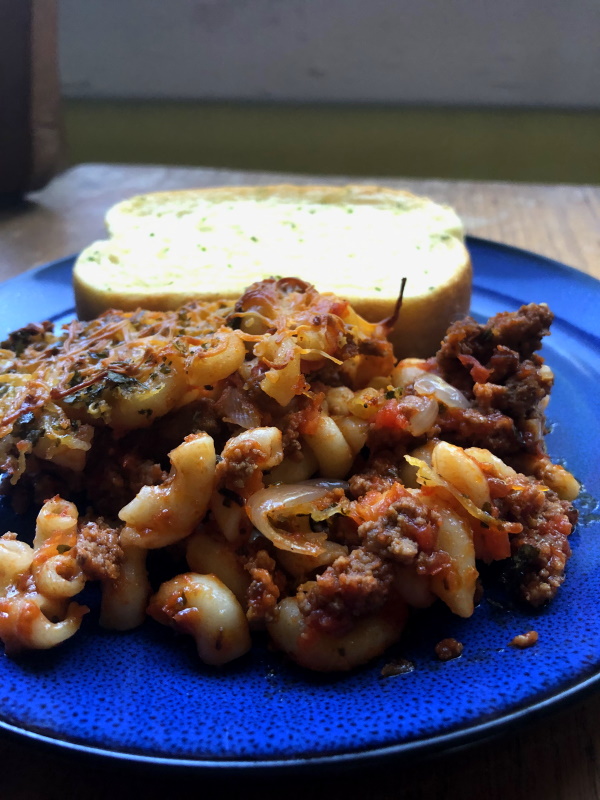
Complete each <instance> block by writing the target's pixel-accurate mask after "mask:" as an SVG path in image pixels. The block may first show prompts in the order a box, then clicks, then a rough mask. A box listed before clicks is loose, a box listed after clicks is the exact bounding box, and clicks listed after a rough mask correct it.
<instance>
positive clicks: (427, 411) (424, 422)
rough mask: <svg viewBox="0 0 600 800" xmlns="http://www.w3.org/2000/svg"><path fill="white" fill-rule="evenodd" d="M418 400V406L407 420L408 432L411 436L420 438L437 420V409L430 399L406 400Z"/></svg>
mask: <svg viewBox="0 0 600 800" xmlns="http://www.w3.org/2000/svg"><path fill="white" fill-rule="evenodd" d="M409 399H414V400H418V402H419V405H418V406H415V408H416V411H415V413H414V414H412V415H411V416H410V417H409V418H408V430H409V431H410V432H411V433H412V435H413V436H421V435H422V434H424V433H425V432H426V431H428V430H429V429H430V428H431V426H432V425H433V423H434V422H435V421H436V419H437V415H438V412H439V407H438V404H437V403H436V401H435V400H434V399H433V398H431V397H418V398H417V397H414V398H411V396H410V395H409V397H407V398H406V400H409Z"/></svg>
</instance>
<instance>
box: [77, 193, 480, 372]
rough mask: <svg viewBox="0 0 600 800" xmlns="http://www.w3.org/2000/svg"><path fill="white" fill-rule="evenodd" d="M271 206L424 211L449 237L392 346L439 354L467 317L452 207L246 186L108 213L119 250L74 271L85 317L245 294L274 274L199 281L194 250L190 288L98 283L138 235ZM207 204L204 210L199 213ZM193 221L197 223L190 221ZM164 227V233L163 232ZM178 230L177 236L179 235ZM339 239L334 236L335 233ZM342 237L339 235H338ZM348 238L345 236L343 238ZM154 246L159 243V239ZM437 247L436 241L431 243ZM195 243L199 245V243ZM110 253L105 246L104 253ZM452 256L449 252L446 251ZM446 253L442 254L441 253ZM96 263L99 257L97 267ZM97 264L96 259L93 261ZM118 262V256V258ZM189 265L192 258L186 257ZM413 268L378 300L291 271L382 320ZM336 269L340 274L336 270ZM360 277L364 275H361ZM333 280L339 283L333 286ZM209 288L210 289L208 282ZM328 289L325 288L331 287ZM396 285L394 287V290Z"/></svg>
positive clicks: (135, 202)
mask: <svg viewBox="0 0 600 800" xmlns="http://www.w3.org/2000/svg"><path fill="white" fill-rule="evenodd" d="M248 200H249V201H254V200H256V201H259V202H260V201H263V200H266V201H273V204H274V205H275V206H277V205H278V204H281V203H286V204H287V203H290V204H293V203H298V204H299V205H302V204H316V205H333V206H342V207H343V206H347V205H353V206H356V205H360V204H365V205H375V206H377V207H378V208H390V209H394V210H395V211H397V210H398V209H401V210H407V211H411V212H414V211H415V210H416V212H417V214H419V213H420V211H422V212H423V214H424V216H427V217H429V218H430V219H433V220H434V228H436V230H437V229H439V231H440V232H443V236H444V238H445V239H448V243H447V245H446V246H441V245H440V244H439V242H436V244H435V247H436V248H438V249H437V250H435V252H436V253H437V255H436V256H435V258H436V259H437V262H439V263H436V270H435V274H434V275H433V277H432V280H431V286H427V287H426V288H425V289H423V290H422V291H421V290H418V291H416V292H415V291H410V290H409V291H407V293H406V295H405V298H404V301H403V305H402V309H401V313H400V316H399V319H398V322H397V324H396V327H395V329H394V331H393V334H392V341H393V344H394V348H395V351H396V354H397V355H398V357H405V356H416V357H426V356H430V355H432V354H433V353H435V351H436V349H437V347H438V345H439V342H440V340H441V339H442V337H443V335H444V333H445V331H446V329H447V327H448V325H449V324H450V323H451V322H453V321H454V320H455V319H457V318H459V317H461V316H464V315H465V314H466V313H467V312H468V310H469V305H470V297H471V281H472V268H471V261H470V257H469V253H468V251H467V249H466V247H465V246H464V243H463V238H462V225H461V222H460V220H459V218H458V217H457V215H456V214H455V212H454V211H453V210H452V209H450V208H449V207H447V206H440V205H438V204H436V203H434V202H433V201H431V200H429V199H427V198H422V197H417V196H415V195H413V194H411V193H410V192H406V191H401V190H396V189H388V188H385V187H380V186H362V185H350V186H339V187H337V186H336V187H332V186H291V185H285V184H284V185H276V186H244V187H218V188H211V189H198V190H181V191H169V192H156V193H152V194H147V195H139V196H137V197H133V198H131V199H129V200H126V201H123V202H121V203H119V204H117V205H116V206H113V207H112V208H111V209H110V210H109V211H108V213H107V215H106V223H107V227H108V228H109V231H110V232H111V234H112V235H113V237H114V239H113V240H112V241H113V242H114V245H111V244H108V245H107V244H106V243H97V244H98V246H99V251H98V253H96V254H95V255H94V256H93V258H94V263H93V264H92V268H91V269H90V268H89V266H90V265H89V264H88V268H87V269H86V266H85V263H84V259H85V253H86V252H88V251H89V250H93V248H94V245H92V246H91V248H88V251H85V252H84V253H83V254H82V257H81V259H80V261H79V262H78V264H77V265H76V268H75V270H74V278H73V280H74V289H75V297H76V304H77V311H78V314H79V316H80V317H81V318H82V319H90V318H92V317H95V316H97V315H98V314H100V313H102V312H103V311H105V310H106V309H107V308H111V307H114V308H121V309H126V310H133V309H136V308H139V307H144V308H148V309H153V310H165V309H173V308H177V307H178V306H180V305H182V304H183V303H184V302H186V301H188V300H189V299H191V298H199V299H206V300H213V299H217V298H221V297H223V298H226V299H234V298H236V297H238V296H239V294H240V293H241V292H242V291H243V290H244V288H245V285H247V284H249V283H252V282H253V281H254V280H258V279H260V278H263V277H269V276H270V274H271V273H269V274H266V273H265V274H259V272H260V271H259V270H258V269H257V270H256V274H252V275H251V276H248V278H247V279H245V281H244V284H243V285H242V284H239V281H238V284H236V283H235V282H234V283H232V281H231V280H229V281H227V280H225V276H223V283H222V285H219V279H218V276H217V279H216V280H215V279H214V273H212V274H211V278H210V281H211V283H210V285H208V286H207V285H206V282H205V281H203V280H202V279H201V269H202V268H201V267H200V269H199V270H198V271H194V266H195V263H194V261H193V258H194V254H193V252H192V253H191V258H190V261H191V268H190V277H189V285H187V284H186V285H184V286H182V285H181V281H179V282H177V281H176V282H174V284H173V285H171V286H169V285H168V280H167V277H165V280H164V281H162V280H158V281H157V282H156V283H149V282H147V281H146V282H144V281H143V280H140V282H139V285H135V280H134V281H133V282H131V281H130V284H129V285H126V284H125V282H123V281H122V282H121V285H120V284H119V276H118V274H117V275H116V276H115V278H114V280H113V274H112V272H111V281H110V286H107V285H106V281H104V283H103V282H102V281H100V279H99V277H100V276H101V275H102V272H103V271H102V263H103V262H105V267H106V269H107V270H113V271H114V266H113V264H111V263H108V260H107V256H106V253H105V252H104V250H105V249H106V248H108V249H109V250H110V248H111V247H112V246H114V247H115V249H116V248H117V247H118V245H119V244H120V243H123V242H125V243H127V245H128V246H135V244H133V245H132V243H134V241H135V237H136V236H140V235H141V234H142V233H145V235H148V231H152V232H153V233H154V232H156V237H157V239H159V238H160V233H161V230H165V229H166V226H167V224H168V226H169V227H168V232H169V236H170V238H171V239H172V240H174V241H175V240H177V241H179V242H180V241H181V238H182V237H181V236H180V234H179V231H181V230H182V228H178V227H175V228H174V227H173V225H175V226H178V225H179V224H180V223H181V224H182V225H183V226H184V227H185V230H186V236H185V241H187V237H188V236H189V235H190V234H189V232H191V241H193V236H194V231H195V229H196V225H195V220H194V214H195V213H196V216H197V217H198V219H202V215H203V214H204V212H205V210H206V209H208V213H209V212H210V206H211V205H214V204H218V203H221V202H226V203H232V202H233V203H235V202H236V201H248ZM200 206H202V213H201V214H200V213H198V209H199V207H200ZM190 223H191V224H190ZM163 225H164V228H163V227H162V226H163ZM174 231H177V232H176V233H174ZM393 233H394V216H393V215H392V214H390V236H393ZM333 235H334V236H335V235H336V231H335V230H334V231H333ZM337 235H340V232H339V231H338V232H337ZM342 235H343V233H342ZM152 241H156V239H153V240H152ZM430 244H431V243H430ZM194 246H195V245H194ZM103 248H104V249H103ZM446 251H447V254H446ZM440 253H441V255H440ZM144 257H150V258H151V257H152V253H150V256H147V254H145V253H143V254H142V257H141V259H140V262H143V261H144ZM307 257H310V252H309V253H308V254H307ZM96 259H99V262H100V263H98V265H97V266H96ZM91 260H92V259H90V261H91ZM117 260H118V259H117ZM185 263H186V267H187V265H188V260H187V257H186V261H185ZM139 266H140V273H142V272H143V263H140V265H139ZM411 266H412V268H413V271H414V269H415V266H414V264H412V265H411V263H404V262H403V263H402V264H401V265H399V266H396V264H395V263H391V262H390V265H389V272H390V273H391V272H392V271H394V272H397V281H396V280H395V278H394V280H392V281H390V282H389V285H388V288H387V289H386V291H385V292H382V293H381V295H380V296H373V291H372V289H371V290H370V291H367V290H366V289H365V291H364V292H361V291H360V289H356V290H355V291H351V292H349V291H344V290H343V289H339V290H338V289H337V287H336V285H335V275H334V278H333V279H332V278H331V275H328V276H327V277H328V280H327V281H326V280H324V281H323V285H321V286H319V281H318V280H315V279H314V278H307V276H306V274H302V269H301V265H298V262H296V263H295V267H292V268H291V271H290V274H292V271H293V274H294V275H296V276H297V277H300V278H303V279H305V280H306V279H308V280H311V279H312V280H313V282H314V283H315V284H316V286H317V289H319V290H321V291H326V290H333V291H336V293H337V294H339V295H340V296H342V297H344V298H345V299H347V300H348V301H349V302H350V303H351V304H352V306H353V307H354V308H355V310H356V311H357V312H358V313H359V314H360V315H361V316H364V317H365V318H366V319H368V320H370V321H377V320H381V319H383V318H385V317H389V316H390V314H391V313H392V311H393V308H394V305H395V303H396V300H397V291H396V287H397V288H398V289H399V287H400V283H401V279H402V277H407V278H408V279H409V285H410V278H411ZM285 267H286V265H285V260H284V261H283V263H282V264H281V268H280V271H281V272H284V271H285ZM346 268H348V269H349V268H350V262H348V261H346V262H344V263H343V264H341V267H340V274H342V275H343V272H344V269H346ZM333 272H334V271H333ZM361 279H362V275H361ZM364 280H365V281H366V283H365V287H366V286H372V282H371V283H369V281H370V275H369V274H368V271H366V274H365V275H364ZM332 283H333V285H332ZM203 284H204V285H203ZM325 284H326V285H325ZM391 286H393V287H394V288H393V289H391V288H389V287H391Z"/></svg>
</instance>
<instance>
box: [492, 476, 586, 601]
mask: <svg viewBox="0 0 600 800" xmlns="http://www.w3.org/2000/svg"><path fill="white" fill-rule="evenodd" d="M516 484H517V485H518V487H519V488H518V489H516V490H513V489H510V487H507V488H508V493H507V494H506V495H505V496H502V497H496V498H495V499H494V505H495V506H496V508H497V509H498V510H499V513H500V517H501V518H502V519H506V520H508V521H511V522H512V521H514V522H519V523H521V524H522V525H523V531H522V532H521V533H519V534H516V535H514V536H511V539H510V546H511V553H512V560H511V562H510V563H509V564H508V565H507V572H506V574H507V575H508V576H509V578H514V579H516V584H517V592H518V594H519V596H520V597H521V598H522V599H523V600H525V602H527V603H528V604H529V605H532V606H534V607H539V606H541V605H543V604H544V603H546V602H548V601H549V600H551V599H552V598H553V597H554V595H555V594H556V592H557V591H558V589H559V587H560V585H561V584H562V582H563V581H564V573H565V566H566V563H567V559H568V558H569V556H570V554H571V548H570V546H569V540H568V537H569V534H570V533H571V531H572V529H573V526H574V524H575V522H576V521H577V512H576V511H575V509H573V508H572V506H571V504H570V503H568V502H567V501H566V500H560V499H559V497H558V496H557V495H556V494H555V493H554V492H553V491H551V490H547V491H544V487H543V486H541V485H540V484H539V483H537V482H536V481H535V480H534V479H532V478H529V477H527V476H525V475H518V478H517V480H516ZM491 488H492V489H494V488H496V491H498V490H500V489H499V487H497V486H496V485H495V484H493V485H492V487H491ZM505 491H506V488H505Z"/></svg>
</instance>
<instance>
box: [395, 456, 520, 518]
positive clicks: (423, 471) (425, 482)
mask: <svg viewBox="0 0 600 800" xmlns="http://www.w3.org/2000/svg"><path fill="white" fill-rule="evenodd" d="M404 458H405V459H406V460H407V461H408V463H409V464H412V465H413V467H417V482H418V483H419V484H420V485H421V486H439V487H441V488H442V489H445V490H446V491H447V492H450V494H451V495H453V497H455V498H456V499H457V500H458V502H459V503H460V504H461V506H462V507H463V508H464V509H465V511H466V512H467V513H468V514H470V515H471V516H472V517H475V518H476V519H478V520H479V521H480V522H483V523H484V525H487V526H488V527H490V528H496V529H498V530H502V531H505V532H506V533H520V532H521V531H522V530H523V526H522V525H521V524H520V523H515V522H505V521H504V520H502V519H498V518H497V517H493V516H492V515H491V514H488V513H487V511H483V510H482V509H481V508H479V507H478V506H476V505H475V503H474V502H473V501H472V500H471V498H470V497H467V495H465V494H462V492H459V490H458V489H457V488H456V487H455V486H453V485H452V484H451V483H449V482H448V481H446V480H444V478H442V477H441V476H440V475H438V473H437V472H436V471H435V470H434V469H432V468H431V467H430V466H429V465H428V464H426V463H425V462H424V461H421V459H420V458H413V456H404Z"/></svg>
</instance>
